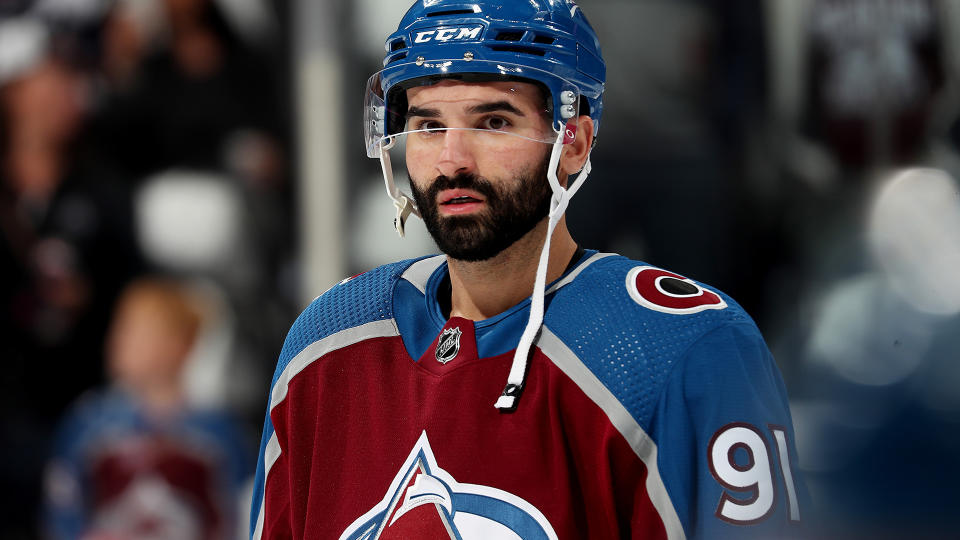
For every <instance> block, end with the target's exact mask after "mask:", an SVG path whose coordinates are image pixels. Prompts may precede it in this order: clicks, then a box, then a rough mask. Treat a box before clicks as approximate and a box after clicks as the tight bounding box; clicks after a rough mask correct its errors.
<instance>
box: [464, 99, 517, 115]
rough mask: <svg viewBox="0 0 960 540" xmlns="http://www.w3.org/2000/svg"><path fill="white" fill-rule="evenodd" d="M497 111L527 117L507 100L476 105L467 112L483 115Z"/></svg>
mask: <svg viewBox="0 0 960 540" xmlns="http://www.w3.org/2000/svg"><path fill="white" fill-rule="evenodd" d="M497 111H504V112H508V113H512V114H515V115H517V116H526V115H524V114H523V113H522V112H520V109H518V108H516V107H514V106H513V104H511V103H510V102H509V101H505V100H502V101H492V102H490V103H481V104H480V105H474V106H473V107H470V108H469V109H467V112H469V113H471V114H482V113H489V112H497Z"/></svg>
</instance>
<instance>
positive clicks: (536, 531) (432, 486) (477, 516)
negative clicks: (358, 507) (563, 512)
mask: <svg viewBox="0 0 960 540" xmlns="http://www.w3.org/2000/svg"><path fill="white" fill-rule="evenodd" d="M397 538H403V539H408V538H430V539H440V538H450V539H456V540H481V539H483V540H507V539H511V540H516V539H520V538H522V539H524V540H556V538H557V535H556V533H555V532H554V530H553V527H551V526H550V523H549V522H547V519H546V518H545V517H544V515H543V514H542V513H541V512H540V511H539V510H537V509H536V508H535V507H534V506H533V505H531V504H530V503H528V502H527V501H525V500H523V499H521V498H520V497H517V496H516V495H513V494H510V493H507V492H506V491H501V490H499V489H496V488H492V487H488V486H480V485H476V484H461V483H459V482H457V481H456V480H455V479H454V478H453V476H451V475H450V474H449V473H448V472H447V471H445V470H443V469H441V468H440V466H439V465H438V464H437V460H436V458H434V456H433V450H432V449H431V448H430V442H429V441H428V440H427V432H426V431H424V432H423V433H422V434H421V435H420V439H419V440H417V443H416V445H414V447H413V450H412V451H411V452H410V455H409V456H408V457H407V460H406V461H405V462H404V464H403V466H402V467H401V468H400V470H399V471H398V472H397V475H396V476H395V477H394V479H393V481H392V482H391V483H390V487H389V489H387V492H386V495H385V496H384V498H383V500H381V501H380V502H379V503H378V504H377V505H376V506H374V507H373V508H372V509H371V510H370V511H369V512H367V513H366V514H364V515H362V516H360V517H359V518H357V519H356V521H354V522H353V523H352V524H351V525H350V526H349V527H347V530H345V531H344V532H343V534H341V535H340V540H374V539H379V540H392V539H397Z"/></svg>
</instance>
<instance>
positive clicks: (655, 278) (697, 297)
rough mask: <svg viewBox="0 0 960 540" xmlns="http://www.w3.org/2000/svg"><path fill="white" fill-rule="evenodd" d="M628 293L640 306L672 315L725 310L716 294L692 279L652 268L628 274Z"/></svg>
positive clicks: (631, 271) (642, 268) (637, 268)
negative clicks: (706, 310)
mask: <svg viewBox="0 0 960 540" xmlns="http://www.w3.org/2000/svg"><path fill="white" fill-rule="evenodd" d="M627 292H629V293H630V298H633V299H634V301H636V302H637V303H638V304H640V305H641V306H644V307H647V308H650V309H652V310H655V311H660V312H663V313H672V314H674V315H685V314H690V313H698V312H701V311H703V310H705V309H724V308H725V307H727V303H726V302H724V301H723V298H720V295H718V294H717V293H715V292H713V291H708V290H707V289H704V288H703V287H701V286H700V285H698V284H697V283H696V282H694V281H693V280H690V279H687V278H685V277H683V276H678V275H677V274H674V273H673V272H667V271H666V270H661V269H659V268H654V267H652V266H638V267H636V268H633V269H632V270H630V272H628V273H627Z"/></svg>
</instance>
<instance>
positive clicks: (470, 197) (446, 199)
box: [437, 189, 486, 214]
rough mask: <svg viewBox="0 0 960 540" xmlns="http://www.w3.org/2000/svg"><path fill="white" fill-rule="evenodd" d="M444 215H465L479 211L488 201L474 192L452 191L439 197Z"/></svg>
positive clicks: (447, 191)
mask: <svg viewBox="0 0 960 540" xmlns="http://www.w3.org/2000/svg"><path fill="white" fill-rule="evenodd" d="M437 198H438V201H439V205H440V208H441V213H443V214H465V213H470V212H474V211H477V210H479V209H480V208H481V207H483V205H484V204H485V203H486V201H485V200H484V199H483V196H482V195H480V194H479V193H476V192H474V191H472V190H467V189H450V190H445V191H443V192H441V193H440V196H439V197H437Z"/></svg>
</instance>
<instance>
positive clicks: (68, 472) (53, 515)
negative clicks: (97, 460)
mask: <svg viewBox="0 0 960 540" xmlns="http://www.w3.org/2000/svg"><path fill="white" fill-rule="evenodd" d="M82 405H83V404H81V407H78V406H77V405H76V404H75V405H74V406H73V407H72V408H71V409H70V411H69V412H68V414H67V416H65V417H64V419H63V420H62V421H61V422H60V425H59V426H58V428H57V432H56V434H55V437H54V442H53V448H52V451H51V455H50V456H49V459H48V462H47V465H46V468H45V470H44V486H43V510H42V521H43V530H44V535H45V537H47V538H51V539H64V540H66V539H74V538H80V537H81V536H83V533H84V532H86V529H87V525H88V523H87V522H88V521H89V516H88V513H87V507H86V501H87V500H88V495H87V491H88V489H89V482H88V480H87V477H86V474H85V472H84V463H83V456H82V453H81V448H80V447H81V441H82V439H83V437H84V434H85V433H86V431H87V430H88V427H89V426H88V424H89V421H88V420H87V418H86V416H87V415H86V414H84V412H85V407H83V406H82Z"/></svg>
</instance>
